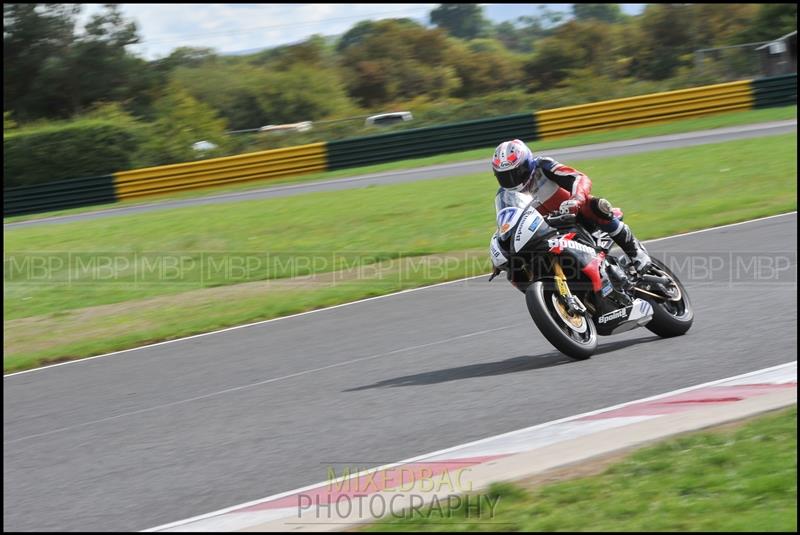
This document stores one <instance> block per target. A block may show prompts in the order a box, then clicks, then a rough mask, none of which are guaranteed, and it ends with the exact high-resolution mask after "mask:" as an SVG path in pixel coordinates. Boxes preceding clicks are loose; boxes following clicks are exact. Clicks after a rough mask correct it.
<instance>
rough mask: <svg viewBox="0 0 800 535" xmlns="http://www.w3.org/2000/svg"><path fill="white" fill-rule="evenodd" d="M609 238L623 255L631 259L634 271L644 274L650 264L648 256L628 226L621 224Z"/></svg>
mask: <svg viewBox="0 0 800 535" xmlns="http://www.w3.org/2000/svg"><path fill="white" fill-rule="evenodd" d="M610 236H611V239H612V240H614V243H616V244H617V245H619V246H620V248H621V249H622V250H623V251H625V254H626V255H628V258H630V259H631V261H632V262H633V266H634V267H635V268H636V271H638V272H639V273H645V272H646V271H647V270H648V269H649V268H650V265H651V264H652V261H651V260H650V255H649V254H647V250H646V249H645V248H644V246H643V245H642V244H641V243H640V242H639V240H637V239H636V238H635V237H634V235H633V231H632V230H631V228H630V227H629V226H628V225H626V224H625V223H622V224H621V225H620V227H619V228H618V229H617V231H616V232H614V233H613V234H610Z"/></svg>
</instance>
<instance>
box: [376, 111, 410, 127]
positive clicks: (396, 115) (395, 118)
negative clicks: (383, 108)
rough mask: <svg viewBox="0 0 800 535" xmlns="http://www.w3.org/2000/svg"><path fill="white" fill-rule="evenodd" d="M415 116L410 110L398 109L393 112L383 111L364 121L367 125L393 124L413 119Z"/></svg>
mask: <svg viewBox="0 0 800 535" xmlns="http://www.w3.org/2000/svg"><path fill="white" fill-rule="evenodd" d="M413 119H414V116H413V115H411V112H410V111H396V112H392V113H381V114H379V115H372V116H370V117H367V120H366V121H364V125H365V126H391V125H393V124H397V123H403V122H405V121H411V120H413Z"/></svg>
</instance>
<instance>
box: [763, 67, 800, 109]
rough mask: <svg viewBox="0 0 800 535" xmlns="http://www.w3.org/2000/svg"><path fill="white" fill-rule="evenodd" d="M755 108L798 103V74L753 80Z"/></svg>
mask: <svg viewBox="0 0 800 535" xmlns="http://www.w3.org/2000/svg"><path fill="white" fill-rule="evenodd" d="M753 97H754V100H755V102H754V103H753V107H754V108H769V107H772V106H789V105H791V104H797V74H796V73H795V74H784V75H781V76H771V77H769V78H761V79H759V80H753Z"/></svg>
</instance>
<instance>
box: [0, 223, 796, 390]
mask: <svg viewBox="0 0 800 535" xmlns="http://www.w3.org/2000/svg"><path fill="white" fill-rule="evenodd" d="M792 214H797V210H794V211H792V212H784V213H782V214H775V215H770V216H765V217H759V218H756V219H749V220H747V221H740V222H738V223H728V224H725V225H720V226H717V227H710V228H706V229H700V230H693V231H691V232H684V233H683V234H675V235H672V236H664V237H662V238H653V239H652V240H645V241H644V242H643V243H653V242H657V241H661V240H669V239H672V238H680V237H683V236H690V235H692V234H700V233H702V232H710V231H712V230H719V229H723V228H728V227H735V226H737V225H744V224H748V223H756V222H759V221H765V220H767V219H774V218H776V217H784V216H787V215H792ZM487 275H488V273H483V274H481V275H475V276H474V277H466V278H463V279H456V280H452V281H447V282H438V283H436V284H430V285H427V286H420V287H418V288H409V289H407V290H400V291H399V292H393V293H388V294H384V295H376V296H374V297H367V298H365V299H359V300H357V301H349V302H347V303H340V304H338V305H332V306H329V307H325V308H317V309H314V310H307V311H305V312H298V313H297V314H291V315H289V316H281V317H279V318H272V319H268V320H262V321H256V322H254V323H245V324H243V325H234V326H233V327H226V328H224V329H219V330H216V331H209V332H207V333H200V334H193V335H190V336H184V337H181V338H175V339H174V340H164V341H163V342H156V343H154V344H148V345H143V346H138V347H131V348H129V349H121V350H119V351H112V352H111V353H103V354H102V355H95V356H93V357H85V358H82V359H77V360H70V361H67V362H59V363H57V364H49V365H47V366H41V367H39V368H32V369H30V370H22V371H19V372H13V373H7V374H4V375H3V379H5V378H6V377H13V376H16V375H21V374H23V373H31V372H36V371H41V370H46V369H49V368H55V367H58V366H66V365H67V364H77V363H80V362H86V361H89V360H94V359H99V358H101V357H109V356H112V355H118V354H120V353H127V352H128V351H137V350H139V349H147V348H151V347H156V346H160V345H164V344H171V343H173V342H181V341H183V340H191V339H192V338H198V337H200V336H208V335H212V334H219V333H223V332H227V331H233V330H236V329H244V328H245V327H254V326H256V325H263V324H265V323H270V322H273V321H278V320H285V319H289V318H296V317H298V316H304V315H306V314H313V313H314V312H324V311H326V310H333V309H335V308H341V307H345V306H349V305H355V304H358V303H364V302H367V301H373V300H375V299H383V298H385V297H393V296H396V295H401V294H405V293H410V292H416V291H419V290H427V289H430V288H435V287H437V286H444V285H446V284H454V283H457V282H464V281H467V280H472V279H477V278H480V277H485V276H487Z"/></svg>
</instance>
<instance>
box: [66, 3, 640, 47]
mask: <svg viewBox="0 0 800 535" xmlns="http://www.w3.org/2000/svg"><path fill="white" fill-rule="evenodd" d="M438 5H439V4H121V6H122V11H123V13H124V15H125V16H126V17H127V18H129V19H133V20H135V21H136V23H137V25H138V28H139V36H140V37H141V41H142V42H141V43H140V44H137V45H133V46H131V48H130V50H131V51H132V52H134V53H135V54H137V55H139V56H141V57H144V58H146V59H148V60H152V59H157V58H161V57H165V56H167V55H169V53H170V52H171V51H172V50H174V49H176V48H178V47H181V46H193V47H208V48H213V49H215V50H216V51H217V52H218V53H222V54H229V53H236V52H242V51H253V50H259V49H263V48H272V47H275V46H279V45H285V44H290V43H297V42H300V41H303V40H305V39H306V38H308V37H310V36H311V35H314V34H321V35H326V36H333V35H340V34H342V33H344V32H346V31H347V30H348V29H350V28H351V27H352V26H353V25H355V24H356V23H357V22H359V21H361V20H369V19H372V20H379V19H382V18H396V17H409V18H413V19H417V20H419V21H420V22H423V23H428V14H429V13H430V11H431V10H432V9H434V8H435V7H436V6H438ZM481 5H482V6H483V8H484V15H485V16H486V17H487V18H488V19H490V20H492V21H493V22H495V23H499V22H502V21H506V20H511V21H513V20H516V18H517V17H520V16H523V15H536V14H537V13H539V7H540V6H546V7H547V8H548V9H550V10H552V11H564V12H569V10H570V6H571V5H572V4H481ZM82 6H83V11H82V14H81V19H80V20H81V22H85V21H87V20H88V19H89V17H90V16H91V15H92V14H94V13H97V12H98V11H100V10H101V9H102V4H82ZM644 6H645V4H622V9H623V11H624V12H625V13H628V14H631V15H633V14H638V13H640V12H641V11H642V10H643V9H644Z"/></svg>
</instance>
